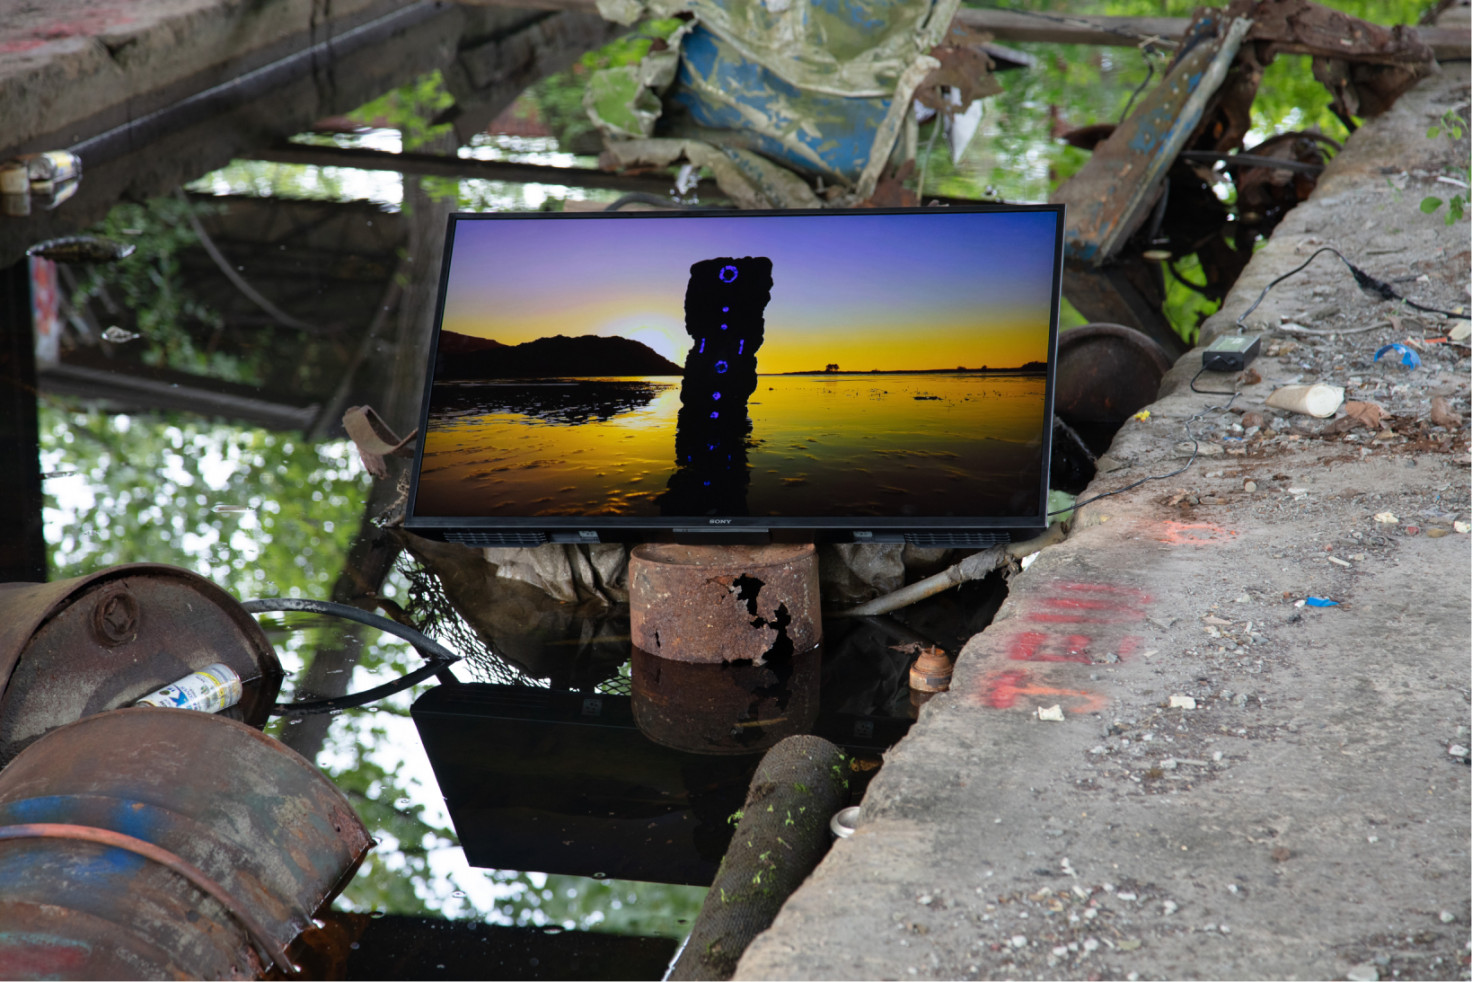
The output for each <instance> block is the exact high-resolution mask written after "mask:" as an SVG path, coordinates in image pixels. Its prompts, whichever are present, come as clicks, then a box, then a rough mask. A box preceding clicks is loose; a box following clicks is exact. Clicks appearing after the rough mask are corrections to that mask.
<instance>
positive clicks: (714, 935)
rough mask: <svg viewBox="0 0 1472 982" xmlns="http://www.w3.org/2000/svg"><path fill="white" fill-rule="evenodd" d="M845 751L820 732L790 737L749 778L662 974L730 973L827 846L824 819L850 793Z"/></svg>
mask: <svg viewBox="0 0 1472 982" xmlns="http://www.w3.org/2000/svg"><path fill="white" fill-rule="evenodd" d="M847 774H848V768H847V766H846V762H845V758H844V756H843V751H841V750H839V749H838V748H837V747H835V746H834V745H833V744H831V743H829V742H828V741H827V740H824V739H823V738H822V737H816V736H810V735H800V736H790V737H788V738H787V739H785V740H783V741H782V742H781V743H779V744H777V745H776V746H775V747H773V748H772V749H771V750H769V751H767V755H766V756H765V757H763V758H762V762H761V764H759V765H758V766H757V769H756V774H755V775H753V776H752V779H751V788H750V790H748V791H747V794H746V803H745V804H744V805H742V807H741V811H740V812H738V813H737V814H738V815H739V816H740V819H739V821H738V823H737V825H736V834H735V835H734V836H732V837H731V848H730V849H729V850H728V851H727V853H726V855H725V858H724V859H722V860H721V868H720V869H719V870H718V871H717V872H716V879H715V882H714V883H713V884H711V888H710V892H709V893H707V894H706V895H705V903H704V904H702V905H701V907H700V913H699V914H698V915H697V916H696V918H695V926H694V927H693V928H692V929H691V931H690V939H689V940H688V941H687V942H686V943H685V949H684V951H683V952H681V954H680V957H679V958H678V959H676V961H675V964H674V966H673V967H672V968H671V969H670V973H669V975H668V976H667V978H669V979H671V980H681V979H729V978H730V977H731V975H732V973H734V972H735V970H736V963H737V961H739V960H740V958H741V955H742V953H743V952H745V951H746V946H747V945H749V944H750V943H751V941H752V939H753V938H755V937H756V936H757V935H758V934H760V933H761V932H762V931H765V930H766V929H767V928H768V927H769V926H770V925H771V923H772V919H773V918H774V917H776V916H777V911H778V910H780V909H781V907H782V905H783V904H784V903H786V901H787V898H788V897H789V896H791V895H792V892H793V891H794V890H796V889H797V888H798V886H799V884H801V883H802V881H803V880H805V879H807V876H808V874H809V873H811V872H812V871H813V868H814V867H816V866H817V865H818V862H819V861H820V860H821V859H822V858H823V856H824V855H825V854H826V853H827V852H828V847H829V846H830V845H831V844H832V837H831V835H830V833H829V830H828V822H829V819H831V818H832V816H833V815H834V814H835V813H836V812H837V811H838V810H839V809H840V808H842V807H843V806H844V805H845V804H847V798H848V778H847V776H846V775H847Z"/></svg>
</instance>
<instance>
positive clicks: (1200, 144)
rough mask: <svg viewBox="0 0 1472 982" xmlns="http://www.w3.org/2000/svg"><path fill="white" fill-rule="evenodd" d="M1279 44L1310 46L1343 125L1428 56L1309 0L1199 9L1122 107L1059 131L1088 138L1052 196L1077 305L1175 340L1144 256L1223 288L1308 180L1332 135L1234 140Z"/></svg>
mask: <svg viewBox="0 0 1472 982" xmlns="http://www.w3.org/2000/svg"><path fill="white" fill-rule="evenodd" d="M1284 53H1293V54H1307V55H1310V56H1312V57H1313V59H1314V74H1315V77H1316V78H1318V79H1319V80H1320V81H1321V82H1323V83H1324V84H1325V85H1326V86H1327V87H1328V89H1329V91H1330V94H1331V97H1332V104H1331V108H1332V109H1333V111H1334V112H1335V113H1336V114H1338V115H1339V117H1340V118H1341V119H1342V120H1344V121H1345V123H1346V125H1348V126H1349V127H1350V128H1351V129H1353V128H1354V124H1353V120H1352V119H1351V118H1350V117H1351V116H1370V115H1375V114H1378V113H1380V112H1383V111H1384V110H1386V109H1388V108H1389V107H1390V105H1391V104H1392V103H1394V101H1395V100H1396V98H1398V97H1399V96H1400V94H1401V93H1402V92H1404V91H1406V89H1408V88H1409V87H1410V86H1411V85H1412V84H1414V82H1415V81H1416V80H1418V79H1419V78H1421V77H1422V76H1424V75H1425V74H1427V73H1428V72H1429V71H1430V70H1431V69H1432V66H1433V54H1432V51H1431V49H1430V48H1429V47H1427V46H1426V45H1425V44H1423V43H1421V41H1420V40H1419V39H1418V38H1417V36H1416V34H1415V32H1414V31H1411V30H1408V29H1405V28H1400V27H1397V28H1393V29H1390V28H1383V27H1379V26H1377V25H1374V24H1370V23H1367V22H1365V21H1361V20H1359V19H1357V18H1353V17H1348V16H1346V15H1344V14H1341V13H1339V12H1338V11H1334V10H1330V9H1329V8H1327V7H1323V6H1320V5H1319V4H1316V3H1312V2H1310V0H1233V2H1232V3H1230V4H1229V5H1228V6H1227V7H1225V8H1217V9H1203V10H1201V11H1199V12H1198V14H1197V16H1196V18H1195V19H1194V20H1193V21H1192V22H1191V24H1190V26H1189V27H1188V29H1187V31H1186V33H1185V35H1184V36H1183V38H1182V40H1181V43H1180V46H1179V48H1178V50H1177V53H1176V56H1175V59H1174V60H1173V62H1172V64H1171V65H1170V66H1169V68H1168V69H1167V71H1166V75H1165V78H1164V79H1163V81H1162V82H1161V84H1160V85H1159V86H1158V87H1157V88H1156V89H1155V90H1154V91H1152V92H1151V93H1149V94H1148V95H1147V96H1146V98H1145V99H1144V100H1143V101H1142V103H1141V105H1140V106H1139V108H1138V109H1137V110H1136V111H1135V112H1134V114H1133V115H1131V116H1130V117H1129V118H1128V119H1127V120H1125V121H1124V122H1123V123H1121V124H1120V125H1119V126H1117V127H1113V128H1112V129H1111V128H1108V127H1098V126H1096V127H1089V128H1086V129H1087V132H1073V133H1069V134H1065V137H1064V138H1065V139H1068V140H1069V142H1071V143H1074V144H1075V145H1079V146H1091V147H1092V149H1093V156H1092V157H1091V159H1090V160H1089V162H1088V163H1087V164H1085V165H1084V167H1083V168H1081V169H1080V170H1079V171H1078V173H1076V174H1075V175H1074V176H1073V177H1072V178H1070V179H1069V180H1068V181H1066V182H1065V183H1064V184H1063V185H1062V186H1061V187H1059V189H1058V190H1057V192H1055V193H1054V195H1053V199H1052V200H1054V201H1055V202H1063V203H1065V204H1068V205H1069V206H1070V223H1069V230H1068V243H1067V254H1068V260H1069V273H1070V275H1069V276H1068V277H1067V278H1066V279H1065V290H1066V291H1067V293H1068V297H1069V299H1070V300H1071V301H1072V302H1073V304H1074V305H1075V306H1076V307H1078V309H1079V310H1080V311H1082V312H1083V313H1084V315H1085V316H1087V317H1089V318H1091V319H1093V320H1098V321H1114V322H1119V323H1123V324H1126V325H1129V326H1131V327H1133V328H1135V329H1137V330H1141V331H1144V332H1145V333H1146V334H1149V335H1150V336H1151V337H1153V338H1154V339H1155V340H1156V341H1159V342H1160V343H1162V344H1163V345H1164V346H1165V347H1166V348H1167V350H1168V351H1171V352H1173V353H1179V351H1180V350H1181V349H1182V345H1181V342H1180V340H1179V339H1178V338H1177V337H1176V336H1175V335H1174V332H1173V331H1172V330H1171V328H1170V325H1169V324H1168V323H1167V322H1166V321H1165V318H1164V317H1163V315H1162V314H1161V313H1160V305H1161V302H1162V300H1163V298H1164V280H1163V278H1162V275H1161V268H1160V267H1159V266H1158V265H1155V263H1154V262H1151V260H1154V261H1155V262H1165V263H1166V264H1167V266H1168V268H1170V269H1171V270H1172V272H1173V273H1175V275H1176V276H1177V278H1178V279H1180V280H1181V282H1183V283H1185V284H1186V285H1187V286H1190V287H1191V288H1193V289H1195V290H1197V291H1199V292H1201V293H1202V294H1203V295H1205V296H1206V297H1207V298H1208V299H1212V300H1221V299H1222V298H1223V297H1225V295H1226V293H1227V291H1228V290H1229V289H1230V288H1231V286H1232V284H1233V283H1234V282H1235V281H1236V279H1237V276H1238V275H1239V274H1240V273H1241V271H1242V269H1243V268H1244V267H1245V266H1246V264H1247V261H1248V260H1249V259H1250V258H1251V256H1252V248H1253V243H1254V242H1255V241H1256V240H1257V238H1259V237H1260V236H1263V235H1266V234H1268V233H1269V232H1270V231H1271V230H1272V228H1273V227H1274V225H1276V223H1277V221H1278V220H1279V219H1281V217H1282V215H1283V214H1284V213H1286V211H1287V210H1288V209H1289V208H1291V207H1292V206H1293V205H1294V204H1296V203H1297V202H1299V201H1302V200H1304V199H1305V198H1306V197H1307V196H1308V194H1309V193H1311V192H1312V190H1313V187H1314V184H1315V181H1316V178H1317V174H1318V172H1319V170H1320V169H1321V168H1322V166H1323V164H1324V159H1325V154H1324V151H1325V150H1326V149H1330V148H1335V149H1337V145H1334V144H1333V141H1329V140H1326V139H1324V138H1322V137H1320V136H1318V135H1317V134H1307V133H1294V134H1282V135H1280V136H1276V137H1273V138H1272V139H1270V140H1267V141H1264V142H1263V143H1262V144H1261V145H1259V146H1257V147H1254V148H1252V149H1250V150H1247V151H1245V152H1239V151H1242V144H1243V138H1244V137H1245V136H1246V134H1247V131H1248V129H1249V128H1250V126H1251V106H1252V100H1253V97H1254V96H1255V94H1256V92H1257V87H1258V83H1259V81H1260V80H1261V77H1262V71H1263V66H1265V65H1266V64H1268V63H1269V62H1271V61H1272V60H1273V58H1275V57H1276V56H1277V55H1278V54H1284ZM1106 134H1107V135H1106ZM1218 164H1220V165H1222V166H1223V167H1224V169H1225V171H1226V173H1227V174H1228V175H1229V176H1230V177H1231V178H1232V180H1233V181H1234V182H1235V183H1236V185H1237V189H1238V202H1237V206H1236V217H1235V219H1234V218H1233V217H1232V215H1231V213H1230V212H1229V210H1228V209H1227V208H1226V206H1224V205H1223V204H1221V202H1220V201H1219V200H1218V199H1217V197H1216V196H1215V194H1214V193H1213V191H1212V187H1211V184H1212V182H1213V181H1214V180H1215V177H1214V174H1213V169H1214V167H1215V166H1217V165H1218ZM1147 253H1148V258H1147ZM1188 255H1195V256H1196V257H1197V258H1198V259H1199V261H1200V265H1201V268H1202V276H1203V278H1202V280H1201V281H1199V282H1196V281H1192V280H1190V279H1188V278H1186V277H1185V276H1182V275H1180V273H1179V272H1178V271H1177V270H1176V267H1175V266H1174V265H1173V260H1174V259H1178V258H1180V257H1183V256H1188Z"/></svg>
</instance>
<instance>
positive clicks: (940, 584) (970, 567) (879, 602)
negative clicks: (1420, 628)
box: [828, 522, 1063, 617]
mask: <svg viewBox="0 0 1472 982" xmlns="http://www.w3.org/2000/svg"><path fill="white" fill-rule="evenodd" d="M1062 540H1063V527H1062V526H1061V525H1060V524H1058V523H1056V522H1055V523H1053V524H1052V525H1050V526H1048V530H1047V531H1046V532H1044V533H1043V534H1042V535H1039V536H1037V537H1036V538H1032V539H1028V540H1027V541H1026V542H1014V543H1012V544H1011V545H1006V546H993V547H992V548H990V549H987V550H985V551H983V552H978V553H974V554H972V555H970V556H967V557H966V558H965V559H963V560H961V561H960V562H959V563H956V564H955V565H954V566H949V567H947V568H946V569H943V570H941V571H940V572H939V573H936V574H935V575H934V576H928V577H926V578H925V579H923V580H920V581H919V582H918V583H911V584H910V585H909V586H907V587H901V588H900V589H898V590H896V591H894V592H893V593H887V594H885V595H884V596H882V597H875V598H874V599H873V600H870V601H868V602H866V603H862V604H859V605H858V606H857V607H850V608H849V609H848V610H838V611H833V612H831V613H830V614H829V615H828V616H830V617H869V616H872V615H874V614H887V613H889V612H890V611H892V610H899V609H900V608H901V607H908V606H909V605H910V604H913V603H918V602H919V601H921V600H924V599H925V598H926V597H933V596H935V595H936V594H937V593H941V592H943V591H945V590H949V589H950V588H951V587H953V586H957V585H959V584H961V583H965V582H966V581H968V580H979V579H981V578H982V577H983V576H985V575H986V574H988V573H990V572H991V571H992V570H994V569H999V568H1001V567H1002V566H1003V565H1005V564H1006V563H1007V561H1008V560H1010V559H1021V558H1022V557H1023V556H1028V555H1031V554H1032V553H1034V552H1037V551H1039V550H1040V549H1043V548H1044V547H1046V546H1050V545H1053V544H1054V543H1057V542H1061V541H1062Z"/></svg>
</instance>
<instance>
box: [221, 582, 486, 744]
mask: <svg viewBox="0 0 1472 982" xmlns="http://www.w3.org/2000/svg"><path fill="white" fill-rule="evenodd" d="M241 606H242V607H244V608H245V610H246V611H247V612H248V613H251V614H268V613H283V612H292V613H310V614H330V615H332V616H335V617H342V618H345V619H347V620H350V621H357V622H358V623H359V624H366V625H368V626H369V627H376V628H378V629H379V630H380V631H383V632H385V633H387V634H392V635H395V636H397V637H400V638H403V639H404V640H405V641H407V642H409V643H410V644H411V645H413V646H414V648H415V650H416V651H418V652H419V654H421V655H422V656H424V660H425V664H423V665H421V666H420V667H419V668H416V669H415V670H414V671H412V672H409V673H408V674H407V675H403V676H400V677H399V678H397V679H395V680H394V681H392V682H385V683H384V684H383V685H377V686H374V687H373V688H371V689H364V690H363V691H362V692H354V693H350V694H348V695H345V696H335V697H333V698H331V699H310V700H306V701H303V702H281V703H277V704H276V705H275V706H273V707H271V715H273V716H311V715H314V714H317V713H331V712H336V711H337V710H340V709H356V708H358V707H360V706H366V705H368V704H369V703H371V702H377V701H378V700H379V699H383V698H386V697H388V696H391V695H393V694H394V693H396V692H403V691H404V690H405V689H408V688H411V687H412V686H415V685H418V684H419V683H420V682H423V681H424V680H425V679H427V678H429V677H430V676H432V675H439V676H440V681H442V682H450V681H454V676H452V675H450V674H449V672H448V671H447V669H448V668H449V666H450V665H452V664H453V663H455V662H457V661H459V660H460V656H459V655H457V654H455V653H454V652H453V651H451V650H450V649H449V648H446V647H445V646H444V645H442V644H440V643H439V642H438V641H435V640H434V639H433V638H430V637H427V636H425V635H424V634H422V633H420V632H419V631H416V630H414V628H412V627H409V626H407V625H405V624H400V623H399V622H398V621H392V620H389V619H388V618H387V617H383V616H381V615H379V614H375V613H373V612H372V611H367V610H362V609H360V608H358V607H352V606H349V605H348V604H340V603H334V602H333V601H331V600H306V599H301V598H298V597H270V598H267V599H263V600H247V601H245V602H244V603H243V604H241ZM441 673H443V674H441Z"/></svg>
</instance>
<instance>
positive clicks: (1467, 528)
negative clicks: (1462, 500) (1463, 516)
mask: <svg viewBox="0 0 1472 982" xmlns="http://www.w3.org/2000/svg"><path fill="white" fill-rule="evenodd" d="M1452 528H1453V529H1455V530H1456V531H1458V532H1461V533H1462V534H1463V535H1466V534H1467V533H1468V532H1472V525H1469V524H1467V523H1466V522H1452Z"/></svg>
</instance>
